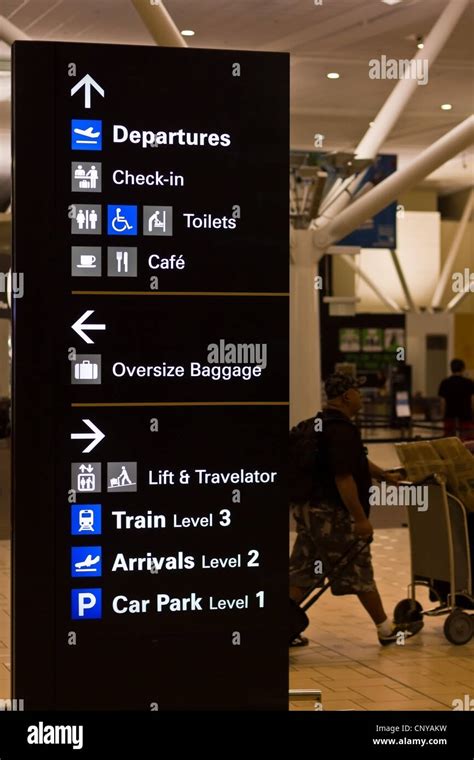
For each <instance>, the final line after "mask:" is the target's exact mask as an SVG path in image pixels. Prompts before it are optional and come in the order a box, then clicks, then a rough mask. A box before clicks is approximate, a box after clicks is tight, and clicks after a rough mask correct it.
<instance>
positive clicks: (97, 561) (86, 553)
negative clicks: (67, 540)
mask: <svg viewBox="0 0 474 760" xmlns="http://www.w3.org/2000/svg"><path fill="white" fill-rule="evenodd" d="M71 575H72V577H73V578H79V577H80V576H81V575H96V576H97V577H98V578H100V577H101V576H102V547H100V546H73V547H72V550H71Z"/></svg>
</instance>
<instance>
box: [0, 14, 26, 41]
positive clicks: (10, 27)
mask: <svg viewBox="0 0 474 760" xmlns="http://www.w3.org/2000/svg"><path fill="white" fill-rule="evenodd" d="M29 39H31V38H30V37H28V35H27V34H25V32H22V31H21V29H19V28H18V27H17V26H15V24H12V23H11V21H8V19H6V18H5V17H4V16H0V40H3V41H4V42H6V43H7V45H13V43H14V42H15V40H29Z"/></svg>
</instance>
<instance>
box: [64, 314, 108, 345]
mask: <svg viewBox="0 0 474 760" xmlns="http://www.w3.org/2000/svg"><path fill="white" fill-rule="evenodd" d="M93 313H94V311H93V310H88V311H85V312H84V314H83V315H82V317H79V319H78V320H77V321H76V322H74V324H73V325H71V327H72V329H73V330H74V332H76V333H77V334H78V335H79V337H80V338H82V340H83V341H85V342H86V343H93V342H94V341H93V340H92V338H89V336H88V335H87V334H86V332H85V330H105V325H91V324H88V325H86V324H84V323H85V322H86V320H87V319H89V317H91V316H92V314H93Z"/></svg>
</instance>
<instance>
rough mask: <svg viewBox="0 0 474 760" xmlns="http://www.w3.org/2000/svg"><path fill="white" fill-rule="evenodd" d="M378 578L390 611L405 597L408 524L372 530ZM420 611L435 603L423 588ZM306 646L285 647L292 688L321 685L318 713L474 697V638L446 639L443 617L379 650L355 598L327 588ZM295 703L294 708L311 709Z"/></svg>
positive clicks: (447, 704) (423, 705)
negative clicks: (320, 710) (463, 640)
mask: <svg viewBox="0 0 474 760" xmlns="http://www.w3.org/2000/svg"><path fill="white" fill-rule="evenodd" d="M372 554H373V558H374V568H375V577H376V580H377V585H378V587H379V590H380V593H381V596H382V599H383V602H384V605H385V609H386V611H387V614H391V612H392V611H393V608H394V606H395V604H396V603H397V602H398V601H400V599H403V598H404V597H405V596H406V587H407V583H408V581H409V567H410V562H409V546H408V530H407V529H406V528H391V529H385V530H379V531H376V533H375V540H374V543H373V544H372ZM419 600H420V602H421V603H422V605H423V607H424V608H430V607H432V606H433V603H430V602H429V600H428V594H427V593H426V592H425V590H424V589H421V593H420V595H419ZM309 616H310V620H311V624H310V627H309V628H308V629H307V631H306V632H305V633H306V634H307V635H308V637H309V639H310V645H309V646H307V647H302V648H294V649H291V650H290V688H293V689H311V688H312V689H318V688H319V689H320V690H321V692H322V706H323V710H450V709H452V701H453V700H454V699H463V698H464V695H465V694H469V695H470V696H471V697H474V640H471V642H469V644H466V645H464V646H454V645H452V644H450V643H449V642H448V641H447V639H446V638H445V637H444V634H443V623H444V620H445V618H444V616H443V617H438V618H426V617H425V627H424V629H423V631H422V632H421V633H419V634H418V635H417V636H415V637H414V638H413V639H411V640H407V641H406V642H405V644H404V645H403V646H399V645H396V644H392V645H390V646H388V647H381V646H380V645H379V643H378V641H377V638H376V634H375V628H374V626H373V623H372V621H371V620H370V618H369V617H368V615H367V613H366V612H365V611H364V610H363V608H362V607H361V605H360V603H359V602H358V600H357V599H356V597H352V596H347V597H335V596H333V595H332V594H331V593H330V592H326V594H324V595H323V596H322V597H321V599H319V600H318V602H317V603H316V604H315V605H314V607H312V608H311V610H310V615H309ZM313 705H314V702H308V701H306V702H303V701H301V702H296V701H295V702H292V703H291V705H290V707H291V709H296V710H298V709H299V710H308V709H313Z"/></svg>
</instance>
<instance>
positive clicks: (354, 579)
mask: <svg viewBox="0 0 474 760" xmlns="http://www.w3.org/2000/svg"><path fill="white" fill-rule="evenodd" d="M293 510H294V512H293V514H294V517H295V520H296V526H297V537H296V541H295V545H294V547H293V551H292V553H291V557H290V585H291V586H298V587H300V588H310V587H311V586H314V585H315V583H317V581H318V579H321V580H322V577H323V576H324V575H325V574H326V573H327V572H329V571H330V570H331V568H333V567H334V566H335V565H336V564H337V563H338V562H339V560H340V559H341V556H342V555H343V554H344V552H346V551H347V550H348V548H349V546H350V545H351V544H352V543H353V542H354V540H355V535H354V531H353V526H352V521H351V517H350V515H349V513H348V512H344V511H343V510H342V509H339V508H337V507H331V506H329V505H326V504H320V505H318V506H317V507H316V506H314V507H313V506H310V505H309V504H304V505H301V506H295V507H294V508H293ZM375 588H376V586H375V581H374V572H373V568H372V557H371V554H370V548H369V546H368V545H367V546H366V547H364V549H362V551H361V552H360V554H358V555H357V557H355V558H354V559H350V560H349V562H348V564H347V565H346V566H345V567H344V569H343V570H342V569H341V575H340V577H339V578H337V579H336V580H335V581H334V583H333V584H332V586H331V591H332V593H333V594H334V595H335V596H342V595H343V594H358V593H360V592H361V591H374V590H375Z"/></svg>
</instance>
